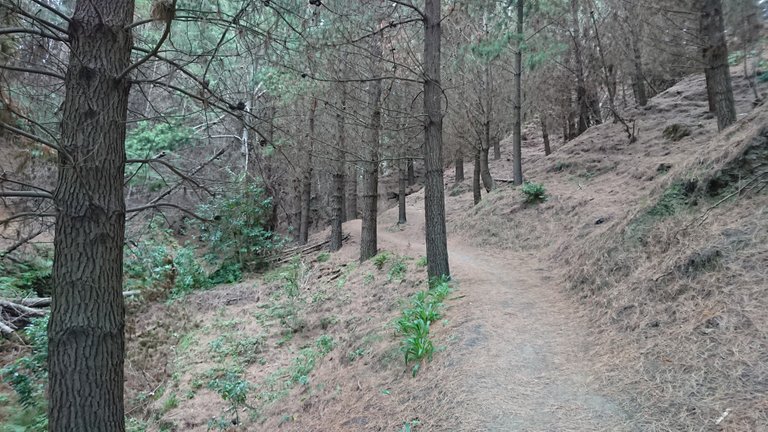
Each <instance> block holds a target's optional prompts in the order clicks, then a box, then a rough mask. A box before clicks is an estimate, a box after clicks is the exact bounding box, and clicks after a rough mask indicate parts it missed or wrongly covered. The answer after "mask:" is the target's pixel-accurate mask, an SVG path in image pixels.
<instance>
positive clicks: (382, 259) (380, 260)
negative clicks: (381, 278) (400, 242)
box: [371, 251, 392, 270]
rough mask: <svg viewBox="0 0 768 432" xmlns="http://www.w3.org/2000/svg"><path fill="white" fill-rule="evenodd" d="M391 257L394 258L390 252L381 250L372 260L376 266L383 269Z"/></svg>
mask: <svg viewBox="0 0 768 432" xmlns="http://www.w3.org/2000/svg"><path fill="white" fill-rule="evenodd" d="M390 258H392V255H391V254H390V253H389V252H387V251H384V252H379V253H378V254H377V255H376V256H374V257H373V258H372V259H371V262H372V263H373V265H374V267H376V268H377V269H379V270H381V269H383V268H384V264H386V263H387V261H389V259H390Z"/></svg>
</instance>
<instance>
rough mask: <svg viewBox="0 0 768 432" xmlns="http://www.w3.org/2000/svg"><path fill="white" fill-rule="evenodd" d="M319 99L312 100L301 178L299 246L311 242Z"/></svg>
mask: <svg viewBox="0 0 768 432" xmlns="http://www.w3.org/2000/svg"><path fill="white" fill-rule="evenodd" d="M316 112H317V99H315V98H312V103H311V105H310V108H309V137H308V147H309V148H308V149H307V158H306V161H305V162H306V164H305V166H304V175H303V176H302V178H301V220H300V222H299V244H302V245H304V244H307V241H308V240H309V223H310V213H311V211H312V171H313V167H312V164H313V163H314V161H313V160H312V159H313V158H312V153H314V151H315V113H316Z"/></svg>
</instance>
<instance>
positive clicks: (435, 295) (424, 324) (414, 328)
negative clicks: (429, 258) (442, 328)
mask: <svg viewBox="0 0 768 432" xmlns="http://www.w3.org/2000/svg"><path fill="white" fill-rule="evenodd" d="M429 285H430V287H429V289H428V290H425V291H419V292H418V293H416V294H415V295H414V296H413V298H412V299H411V304H410V307H408V308H406V309H404V310H403V311H402V316H401V318H400V319H398V320H397V321H396V322H395V328H396V330H397V333H398V334H400V335H401V336H402V337H403V338H404V339H403V341H402V343H401V348H400V349H401V351H402V352H403V355H404V359H405V364H406V366H408V365H409V364H411V363H415V364H414V365H413V367H412V369H411V373H412V375H413V376H416V374H417V373H418V372H419V369H420V368H421V365H422V362H423V360H424V359H426V360H428V361H431V360H432V355H433V353H434V350H435V347H434V343H433V342H432V339H431V338H430V335H429V330H430V326H431V325H432V323H434V322H435V321H437V320H439V319H440V318H441V317H442V312H441V309H442V307H443V300H445V298H446V297H448V295H449V294H450V293H451V291H452V289H451V286H450V283H449V280H448V278H446V277H441V278H435V279H432V280H431V281H430V284H429Z"/></svg>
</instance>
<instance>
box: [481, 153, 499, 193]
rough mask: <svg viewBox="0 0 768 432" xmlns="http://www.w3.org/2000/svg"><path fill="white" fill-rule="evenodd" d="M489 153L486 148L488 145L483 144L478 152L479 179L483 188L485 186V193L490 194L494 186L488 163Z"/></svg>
mask: <svg viewBox="0 0 768 432" xmlns="http://www.w3.org/2000/svg"><path fill="white" fill-rule="evenodd" d="M489 152H490V149H489V148H488V144H483V145H482V146H481V150H480V178H481V179H482V180H483V186H485V191H486V192H490V191H492V190H493V188H494V187H496V184H495V183H494V181H493V176H492V175H491V167H490V164H489V163H488V153H489Z"/></svg>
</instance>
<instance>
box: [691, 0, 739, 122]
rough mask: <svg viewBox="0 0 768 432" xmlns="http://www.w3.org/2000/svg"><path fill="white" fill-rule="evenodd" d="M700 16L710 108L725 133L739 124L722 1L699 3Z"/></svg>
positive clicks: (699, 1)
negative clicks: (737, 122) (734, 124)
mask: <svg viewBox="0 0 768 432" xmlns="http://www.w3.org/2000/svg"><path fill="white" fill-rule="evenodd" d="M698 3H699V8H700V9H699V10H700V12H701V22H700V28H701V37H702V45H703V46H704V49H703V58H704V67H705V68H706V69H705V71H706V76H707V93H708V95H709V102H710V107H714V108H715V113H716V114H717V127H718V129H719V130H723V129H725V128H726V127H728V126H730V125H731V124H733V123H734V122H735V121H736V106H735V103H734V100H733V87H732V85H731V71H730V67H729V66H728V45H727V43H726V40H725V26H724V24H723V5H722V3H721V0H698Z"/></svg>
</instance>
